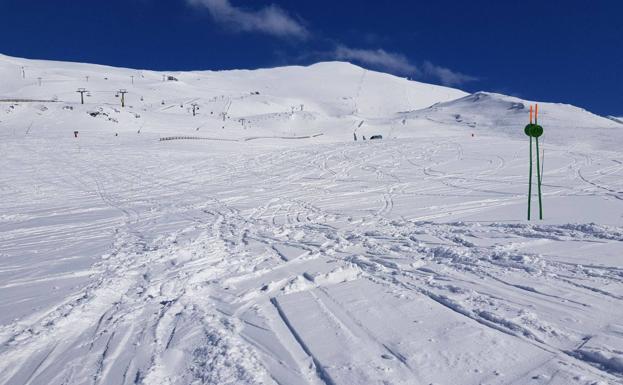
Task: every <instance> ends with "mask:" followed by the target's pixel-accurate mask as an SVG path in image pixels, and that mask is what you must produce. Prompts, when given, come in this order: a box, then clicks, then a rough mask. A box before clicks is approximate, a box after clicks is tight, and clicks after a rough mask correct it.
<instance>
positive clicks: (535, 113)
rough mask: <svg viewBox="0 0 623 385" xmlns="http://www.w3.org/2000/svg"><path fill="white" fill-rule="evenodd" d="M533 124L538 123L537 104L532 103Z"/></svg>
mask: <svg viewBox="0 0 623 385" xmlns="http://www.w3.org/2000/svg"><path fill="white" fill-rule="evenodd" d="M534 124H539V105H538V104H535V105H534Z"/></svg>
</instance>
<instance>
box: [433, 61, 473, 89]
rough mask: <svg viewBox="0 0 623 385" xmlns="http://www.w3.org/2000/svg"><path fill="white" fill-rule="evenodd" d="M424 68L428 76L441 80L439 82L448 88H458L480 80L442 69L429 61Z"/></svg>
mask: <svg viewBox="0 0 623 385" xmlns="http://www.w3.org/2000/svg"><path fill="white" fill-rule="evenodd" d="M423 68H424V73H425V74H426V75H428V76H430V77H433V78H436V79H439V81H440V82H441V83H442V84H443V85H446V86H456V85H461V84H464V83H468V82H473V81H476V80H478V78H476V77H474V76H470V75H465V74H462V73H460V72H456V71H452V70H451V69H449V68H445V67H440V66H438V65H435V64H433V63H431V62H428V61H426V62H424V66H423Z"/></svg>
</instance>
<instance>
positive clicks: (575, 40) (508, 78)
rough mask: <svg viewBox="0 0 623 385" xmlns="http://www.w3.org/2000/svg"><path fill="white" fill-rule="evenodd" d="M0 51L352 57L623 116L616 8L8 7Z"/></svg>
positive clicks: (277, 59)
mask: <svg viewBox="0 0 623 385" xmlns="http://www.w3.org/2000/svg"><path fill="white" fill-rule="evenodd" d="M0 36H2V39H0V53H4V54H7V55H12V56H20V57H28V58H40V59H54V60H70V61H83V62H92V63H101V64H110V65H116V66H125V67H134V68H147V69H154V70H191V69H232V68H258V67H273V66H279V65H286V64H310V63H313V62H317V61H322V60H346V61H351V62H355V63H357V64H360V65H362V66H365V67H368V68H372V69H379V70H382V71H386V72H391V73H394V74H397V75H400V76H408V77H411V78H413V79H415V80H420V81H424V82H430V83H436V84H445V85H450V86H454V87H458V88H461V89H464V90H466V91H479V90H485V91H494V92H501V93H505V94H510V95H516V96H519V97H524V98H527V99H534V100H541V101H554V102H565V103H571V104H575V105H578V106H581V107H584V108H587V109H589V110H591V111H593V112H596V113H599V114H602V115H619V116H623V1H620V0H594V1H590V2H589V1H583V0H566V1H563V0H545V1H543V0H540V1H533V0H522V1H511V0H498V1H494V0H488V1H485V0H470V1H461V0H435V1H415V0H412V1H407V0H404V1H400V0H395V1H387V2H383V1H363V0H359V1H356V0H331V1H329V0H314V1H301V0H298V1H294V0H289V1H287V0H274V1H270V0H266V1H265V0H252V1H251V0H0Z"/></svg>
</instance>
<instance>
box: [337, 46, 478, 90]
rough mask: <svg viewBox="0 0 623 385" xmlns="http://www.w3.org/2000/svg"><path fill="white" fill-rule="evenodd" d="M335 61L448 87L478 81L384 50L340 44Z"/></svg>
mask: <svg viewBox="0 0 623 385" xmlns="http://www.w3.org/2000/svg"><path fill="white" fill-rule="evenodd" d="M329 56H331V57H332V58H333V59H336V60H346V61H352V62H355V63H359V64H362V65H364V66H369V67H371V68H374V69H378V70H382V71H387V72H390V73H393V74H396V75H407V76H411V77H414V78H420V79H434V80H436V81H439V82H440V83H441V84H443V85H446V86H458V85H462V84H465V83H468V82H472V81H476V80H478V78H476V77H474V76H470V75H465V74H463V73H460V72H457V71H453V70H451V69H449V68H445V67H441V66H438V65H435V64H433V63H431V62H429V61H424V62H423V63H421V64H419V63H414V62H412V61H410V60H409V58H407V57H406V56H405V55H403V54H401V53H397V52H388V51H385V50H384V49H380V48H379V49H361V48H351V47H347V46H345V45H342V44H338V45H337V46H336V48H335V49H334V50H333V51H332V52H331V53H330V55H329Z"/></svg>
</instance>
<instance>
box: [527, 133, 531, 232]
mask: <svg viewBox="0 0 623 385" xmlns="http://www.w3.org/2000/svg"><path fill="white" fill-rule="evenodd" d="M531 201H532V137H530V179H529V183H528V220H530V202H531Z"/></svg>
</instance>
